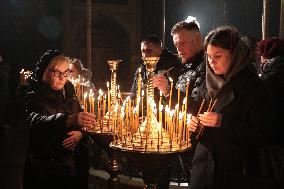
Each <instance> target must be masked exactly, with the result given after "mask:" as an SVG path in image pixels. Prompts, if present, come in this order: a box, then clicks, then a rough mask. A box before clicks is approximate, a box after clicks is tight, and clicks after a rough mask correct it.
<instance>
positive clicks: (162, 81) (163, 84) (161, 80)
mask: <svg viewBox="0 0 284 189" xmlns="http://www.w3.org/2000/svg"><path fill="white" fill-rule="evenodd" d="M153 83H154V87H157V88H158V89H159V90H160V91H162V93H163V95H164V96H167V95H168V94H169V81H168V80H167V78H166V77H165V76H164V75H157V76H154V77H153Z"/></svg>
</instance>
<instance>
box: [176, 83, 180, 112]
mask: <svg viewBox="0 0 284 189" xmlns="http://www.w3.org/2000/svg"><path fill="white" fill-rule="evenodd" d="M179 101H180V84H178V101H177V102H178V110H179V103H180V102H179Z"/></svg>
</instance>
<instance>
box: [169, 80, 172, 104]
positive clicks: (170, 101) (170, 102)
mask: <svg viewBox="0 0 284 189" xmlns="http://www.w3.org/2000/svg"><path fill="white" fill-rule="evenodd" d="M169 80H170V82H171V88H170V100H169V108H170V109H171V105H172V93H173V80H172V78H170V77H169Z"/></svg>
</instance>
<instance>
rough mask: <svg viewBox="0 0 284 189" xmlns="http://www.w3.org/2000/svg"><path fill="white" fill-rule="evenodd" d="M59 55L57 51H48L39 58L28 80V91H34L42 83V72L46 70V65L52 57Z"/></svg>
mask: <svg viewBox="0 0 284 189" xmlns="http://www.w3.org/2000/svg"><path fill="white" fill-rule="evenodd" d="M59 55H62V53H61V52H60V51H59V50H48V51H46V52H45V53H44V54H43V55H42V56H41V57H40V59H39V61H38V62H37V63H36V68H35V70H34V71H33V74H32V76H31V78H30V80H29V90H28V91H31V90H34V89H35V88H37V87H38V86H39V84H40V83H41V81H42V77H43V74H44V71H45V69H46V68H47V66H48V64H49V63H50V61H51V60H52V59H53V58H54V57H56V56H59Z"/></svg>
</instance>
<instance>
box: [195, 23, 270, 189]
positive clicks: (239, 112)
mask: <svg viewBox="0 0 284 189" xmlns="http://www.w3.org/2000/svg"><path fill="white" fill-rule="evenodd" d="M205 50H206V54H207V60H206V80H205V83H204V86H203V88H202V89H201V90H200V91H201V92H200V93H201V94H200V97H201V99H202V98H205V99H206V101H207V102H209V99H210V98H211V99H213V101H214V100H215V99H217V103H216V105H215V107H214V109H213V111H212V112H210V111H208V108H207V106H208V105H207V106H205V107H206V110H205V112H204V113H203V114H200V115H199V117H193V118H192V119H191V121H190V130H191V131H193V132H195V131H196V129H197V125H198V124H202V125H203V126H204V132H203V134H202V135H201V137H200V140H199V142H198V144H197V147H196V151H195V154H194V158H193V162H192V177H191V181H190V185H191V189H196V188H218V189H220V188H244V187H245V188H246V187H247V188H254V187H253V186H251V185H249V184H251V182H247V181H244V180H245V178H248V176H252V177H253V176H258V173H259V169H258V166H257V154H258V151H259V148H261V147H263V146H264V145H265V144H267V143H268V142H269V141H270V139H271V137H272V125H273V124H274V115H273V107H272V101H271V99H270V97H269V95H268V92H267V90H266V88H265V87H264V85H263V83H262V81H261V80H260V78H259V77H258V76H257V75H256V73H255V71H254V69H253V67H252V64H251V63H250V52H249V49H248V47H247V45H245V44H244V42H243V41H242V40H241V39H240V37H239V34H238V32H237V30H236V29H235V28H234V27H229V26H223V27H218V28H217V29H215V30H213V31H211V32H210V33H209V34H208V35H207V37H206V40H205ZM205 104H206V103H205ZM208 104H210V103H208ZM211 105H212V103H211Z"/></svg>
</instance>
